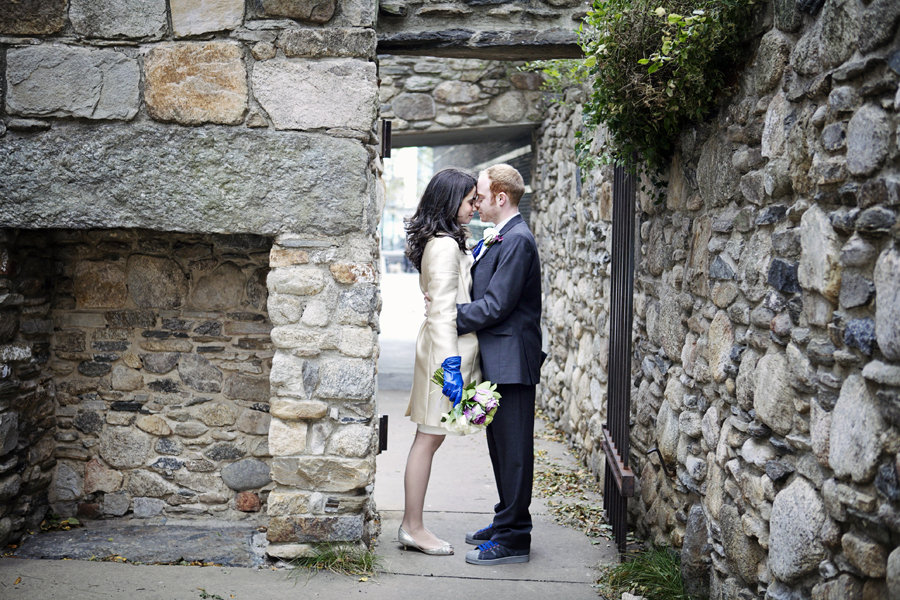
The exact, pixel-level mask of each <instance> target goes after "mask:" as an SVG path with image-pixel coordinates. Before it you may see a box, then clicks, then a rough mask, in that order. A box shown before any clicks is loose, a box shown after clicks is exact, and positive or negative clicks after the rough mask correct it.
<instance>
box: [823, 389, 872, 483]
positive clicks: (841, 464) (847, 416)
mask: <svg viewBox="0 0 900 600" xmlns="http://www.w3.org/2000/svg"><path fill="white" fill-rule="evenodd" d="M884 428H885V423H884V420H883V418H882V416H881V411H880V410H879V408H878V402H877V400H876V399H875V397H874V395H873V394H872V393H871V392H870V391H869V387H868V385H866V381H865V379H863V378H862V377H860V376H859V375H851V376H849V377H848V378H847V379H846V380H845V381H844V384H843V385H842V386H841V394H840V396H839V397H838V401H837V404H835V406H834V411H833V413H832V419H831V435H830V436H829V440H830V447H829V453H828V462H829V463H830V464H831V468H832V469H833V470H834V474H835V475H837V476H838V477H851V478H852V479H853V481H855V482H866V481H870V480H871V479H872V477H873V476H874V475H875V468H876V466H877V461H878V456H879V455H880V454H881V445H882V444H881V436H882V433H883V431H884Z"/></svg>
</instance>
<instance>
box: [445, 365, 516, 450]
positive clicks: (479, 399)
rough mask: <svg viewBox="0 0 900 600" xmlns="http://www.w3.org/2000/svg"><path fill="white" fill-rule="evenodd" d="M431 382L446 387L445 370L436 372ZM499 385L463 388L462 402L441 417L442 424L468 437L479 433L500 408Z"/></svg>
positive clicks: (489, 384)
mask: <svg viewBox="0 0 900 600" xmlns="http://www.w3.org/2000/svg"><path fill="white" fill-rule="evenodd" d="M431 381H433V382H434V383H436V384H437V385H438V386H439V387H441V388H443V387H444V369H438V370H437V371H435V372H434V376H432V378H431ZM496 390H497V385H496V384H492V383H491V382H490V381H482V382H481V383H475V382H474V381H473V382H471V383H469V384H467V385H466V386H465V387H464V388H463V396H462V401H461V402H460V403H459V404H457V405H456V406H454V407H453V408H451V409H450V412H446V413H444V414H442V415H441V424H442V425H443V426H444V427H445V428H446V429H448V430H450V431H454V432H456V433H460V434H462V435H468V434H470V433H477V432H479V431H481V430H483V429H484V428H485V427H487V426H488V425H490V424H491V421H493V420H494V414H495V413H496V412H497V408H498V407H499V406H500V394H499V393H498V392H497V391H496Z"/></svg>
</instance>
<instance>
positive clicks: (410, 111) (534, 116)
mask: <svg viewBox="0 0 900 600" xmlns="http://www.w3.org/2000/svg"><path fill="white" fill-rule="evenodd" d="M522 64H524V63H521V62H502V61H495V60H478V59H473V58H470V59H459V58H431V57H422V58H418V57H416V58H413V57H403V56H379V65H378V73H379V76H380V78H381V85H380V87H379V92H378V94H379V100H380V101H381V111H380V115H379V116H380V117H381V118H383V119H390V120H391V121H392V130H393V136H394V141H395V145H409V143H411V142H407V141H406V140H407V138H408V139H410V140H415V139H417V138H422V139H428V138H431V139H432V140H434V139H439V136H440V135H441V134H444V135H445V136H447V140H446V141H444V142H443V143H447V141H449V140H450V139H455V140H457V143H472V142H473V141H475V140H476V138H477V137H478V136H479V135H481V134H480V132H481V131H485V132H493V133H487V135H488V137H493V138H494V139H496V138H497V137H500V136H502V134H501V133H499V132H498V129H501V128H502V129H503V130H504V131H514V130H515V131H519V130H524V131H526V132H527V131H528V130H529V129H532V128H534V127H536V126H537V124H538V123H540V121H541V119H542V118H543V92H541V91H539V90H540V87H541V76H540V74H538V73H533V72H523V71H519V70H518V67H519V66H521V65H522ZM454 131H455V132H458V133H462V134H463V135H457V136H456V137H455V138H450V137H449V136H448V135H447V134H451V133H453V132H454ZM417 134H418V135H417ZM439 143H441V142H439Z"/></svg>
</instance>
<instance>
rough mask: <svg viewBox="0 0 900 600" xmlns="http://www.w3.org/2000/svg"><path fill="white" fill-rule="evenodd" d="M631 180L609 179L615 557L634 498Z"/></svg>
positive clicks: (609, 417) (606, 504) (625, 176)
mask: <svg viewBox="0 0 900 600" xmlns="http://www.w3.org/2000/svg"><path fill="white" fill-rule="evenodd" d="M635 179H636V177H635V176H634V175H633V174H631V173H629V172H628V171H627V170H626V169H625V168H623V167H621V166H620V167H616V169H615V174H614V177H613V237H612V248H613V250H612V281H611V285H610V294H611V298H610V310H609V313H610V318H609V385H608V397H607V402H606V423H605V424H604V425H603V442H602V445H603V451H604V452H605V453H606V469H605V476H604V481H603V508H604V510H605V511H606V518H607V520H609V523H610V525H612V529H613V535H614V536H615V538H616V543H617V544H618V547H619V552H624V551H625V538H626V536H627V534H628V514H627V513H628V498H629V497H631V496H633V495H634V473H633V472H632V471H631V469H630V468H629V467H628V452H629V437H628V436H629V425H628V420H629V414H630V412H631V322H632V311H633V298H634V200H635Z"/></svg>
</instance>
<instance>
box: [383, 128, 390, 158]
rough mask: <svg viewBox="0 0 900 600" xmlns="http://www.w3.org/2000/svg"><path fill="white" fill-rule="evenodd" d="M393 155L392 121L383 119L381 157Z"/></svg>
mask: <svg viewBox="0 0 900 600" xmlns="http://www.w3.org/2000/svg"><path fill="white" fill-rule="evenodd" d="M390 157H391V122H390V121H388V120H387V119H382V120H381V158H390Z"/></svg>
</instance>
